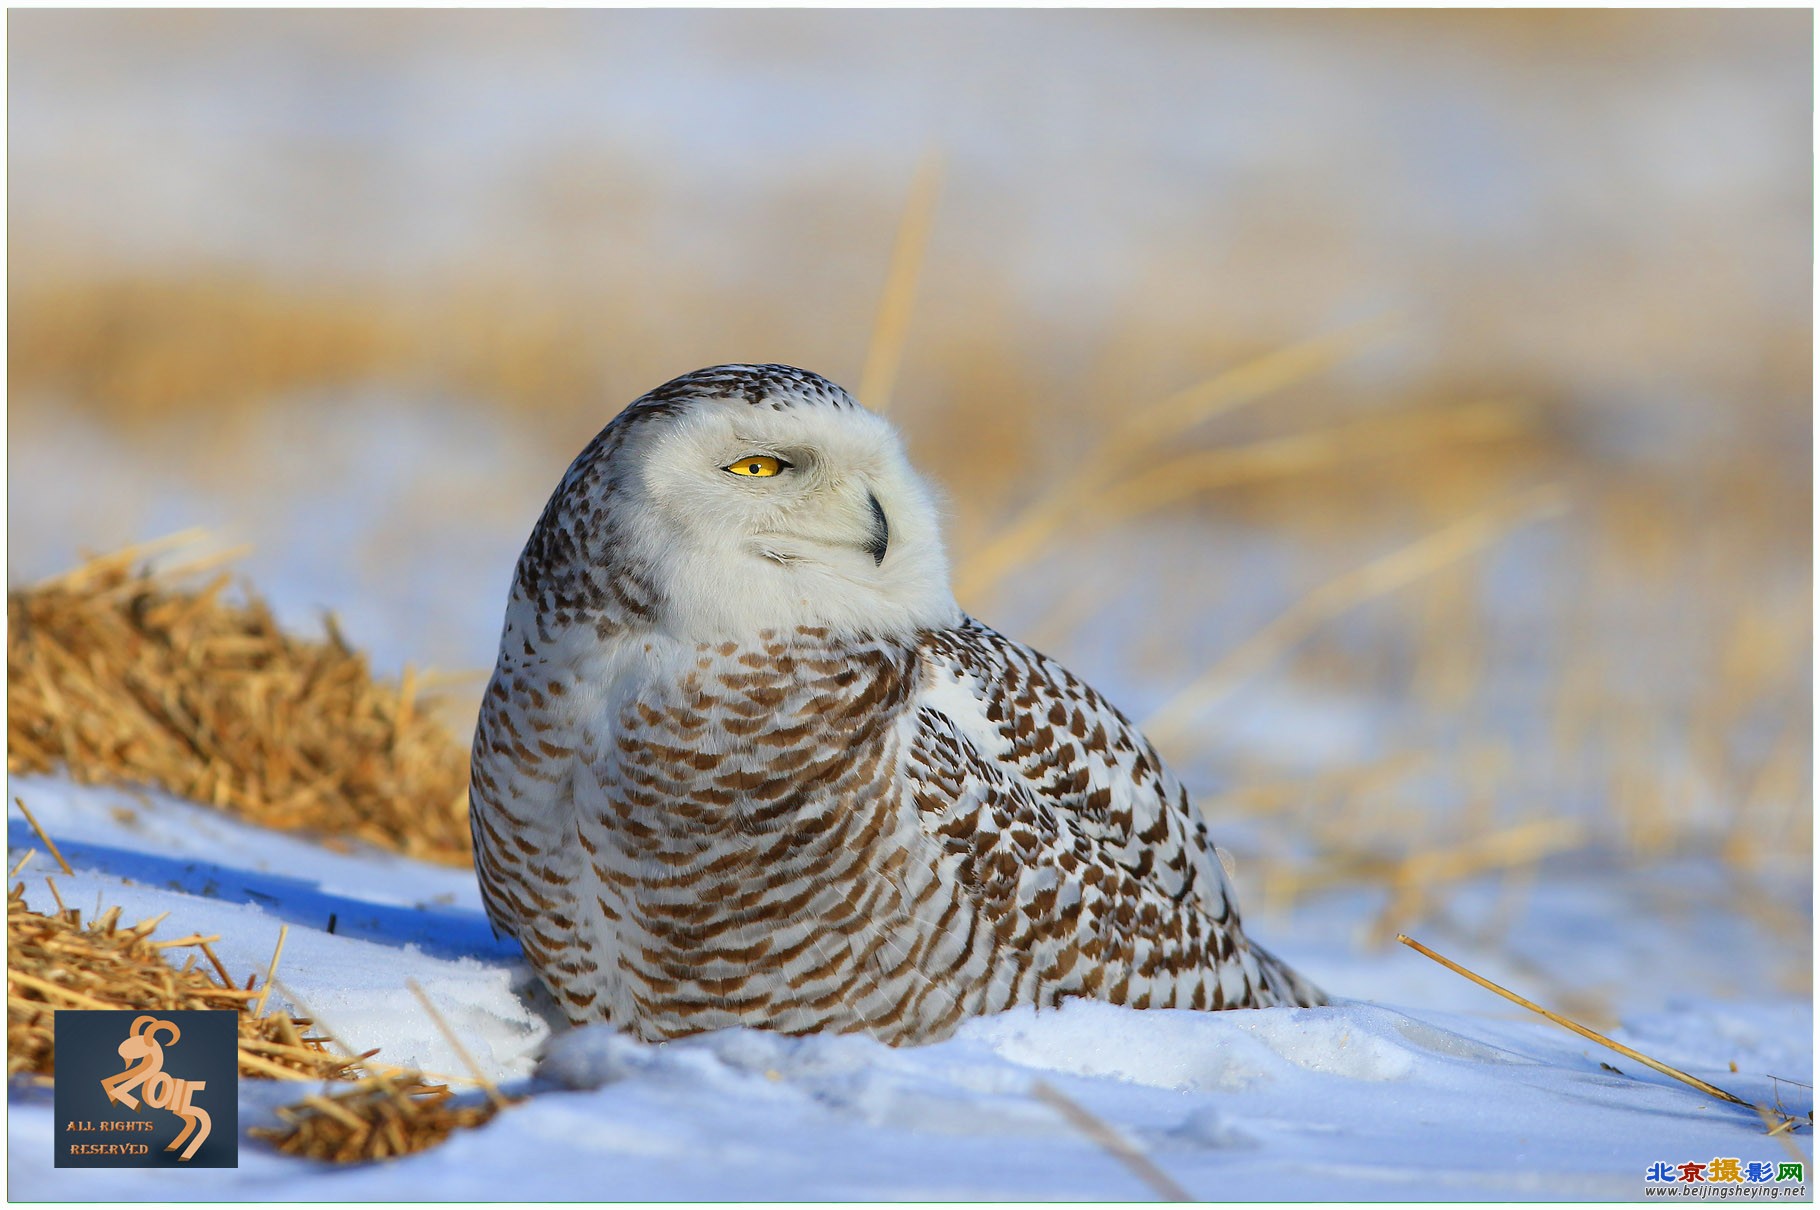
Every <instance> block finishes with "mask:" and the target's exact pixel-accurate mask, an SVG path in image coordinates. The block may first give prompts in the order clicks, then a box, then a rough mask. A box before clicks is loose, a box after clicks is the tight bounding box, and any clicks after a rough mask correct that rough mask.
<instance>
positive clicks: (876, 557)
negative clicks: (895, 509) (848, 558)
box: [866, 492, 891, 563]
mask: <svg viewBox="0 0 1820 1210" xmlns="http://www.w3.org/2000/svg"><path fill="white" fill-rule="evenodd" d="M866 503H867V504H870V505H871V506H872V539H871V541H869V542H867V543H866V553H867V554H869V555H871V556H872V561H873V562H874V563H883V562H884V561H885V548H886V547H887V546H889V545H890V544H891V526H890V525H889V524H888V523H887V522H886V521H885V510H884V509H883V508H881V507H879V503H878V497H877V496H875V495H873V494H872V493H871V492H867V493H866Z"/></svg>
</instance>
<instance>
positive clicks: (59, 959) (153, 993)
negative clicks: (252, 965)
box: [6, 883, 359, 1080]
mask: <svg viewBox="0 0 1820 1210" xmlns="http://www.w3.org/2000/svg"><path fill="white" fill-rule="evenodd" d="M162 919H163V917H157V918H155V919H151V920H144V921H141V922H140V923H138V924H136V925H134V926H132V927H131V928H126V927H123V926H122V925H121V924H120V909H119V908H117V907H115V908H109V909H108V910H107V911H106V912H104V913H102V915H101V916H100V917H99V918H98V919H96V920H94V921H93V922H91V923H90V924H88V925H86V926H85V925H84V924H83V923H82V914H81V913H80V912H79V911H77V910H76V909H74V908H63V909H62V910H60V911H58V912H56V913H55V914H49V915H47V914H45V913H42V912H35V911H33V910H32V909H31V908H29V907H27V906H26V905H25V884H24V883H16V884H15V885H14V886H13V889H12V891H11V892H10V893H9V894H8V896H7V901H6V941H7V966H6V1070H7V1075H8V1076H14V1075H19V1074H20V1073H31V1074H33V1075H35V1076H38V1077H40V1078H45V1077H48V1076H49V1075H50V1074H51V1073H52V1071H53V1070H55V1061H56V1056H55V1030H54V1026H53V1019H54V1014H55V1012H56V1010H57V1009H60V1008H91V1009H110V1008H112V1009H144V1010H148V1011H158V1010H164V1011H171V1010H183V1009H231V1010H233V1011H234V1012H237V1013H239V1014H240V1073H241V1074H242V1075H246V1076H264V1077H267V1078H272V1079H287V1080H326V1079H338V1078H343V1077H344V1076H345V1073H346V1072H347V1071H348V1069H349V1068H350V1067H351V1066H352V1065H353V1064H355V1063H356V1062H358V1061H359V1060H358V1059H355V1058H349V1057H346V1056H343V1055H337V1054H334V1053H332V1052H331V1051H330V1050H329V1049H328V1048H327V1047H326V1046H325V1045H324V1044H323V1040H322V1039H321V1038H318V1037H315V1036H314V1035H312V1034H311V1033H310V1032H309V1027H310V1024H311V1023H310V1021H308V1020H307V1019H303V1018H296V1017H292V1016H290V1015H288V1014H286V1013H269V1014H264V1015H260V1014H256V1013H255V1012H253V1011H252V1005H251V1002H252V1001H254V1000H259V999H262V996H261V993H259V992H256V991H254V990H253V987H252V985H253V979H252V978H251V977H250V976H249V977H248V979H247V985H246V986H245V987H240V986H238V985H237V984H236V983H235V982H234V980H233V979H232V978H231V977H230V976H229V975H228V972H227V968H226V966H224V965H223V964H222V962H221V959H220V958H219V957H217V956H216V954H215V952H214V950H212V949H210V948H209V943H210V942H211V941H215V940H219V938H215V937H202V936H189V937H180V938H176V939H174V940H170V941H153V940H152V939H151V936H152V933H153V931H154V930H155V929H156V928H157V927H158V923H159V921H160V920H162ZM190 947H194V948H195V949H196V950H197V951H198V952H199V953H200V955H201V957H202V958H204V959H205V960H206V965H202V964H198V963H197V962H196V955H195V954H192V955H190V958H189V960H188V961H187V962H185V964H184V965H183V966H182V967H175V966H172V965H171V963H170V960H169V955H170V952H171V951H172V950H176V949H183V948H190Z"/></svg>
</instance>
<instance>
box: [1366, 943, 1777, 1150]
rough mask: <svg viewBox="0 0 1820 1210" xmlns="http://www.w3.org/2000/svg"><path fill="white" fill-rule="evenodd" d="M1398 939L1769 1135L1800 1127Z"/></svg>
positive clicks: (1450, 960) (1448, 960)
mask: <svg viewBox="0 0 1820 1210" xmlns="http://www.w3.org/2000/svg"><path fill="white" fill-rule="evenodd" d="M1397 940H1398V941H1401V942H1402V943H1403V944H1404V945H1407V946H1408V947H1409V948H1410V949H1412V950H1414V951H1416V952H1417V953H1418V954H1421V955H1422V956H1423V957H1424V958H1429V959H1432V960H1433V961H1435V962H1438V963H1440V964H1441V965H1442V966H1444V967H1446V968H1447V969H1448V970H1450V971H1452V972H1453V973H1454V974H1456V975H1459V976H1460V977H1461V978H1464V979H1469V980H1471V981H1472V982H1474V983H1477V984H1478V985H1479V986H1480V987H1482V988H1484V989H1485V990H1487V991H1490V992H1496V993H1497V994H1498V995H1500V996H1503V997H1504V998H1505V999H1506V1000H1509V1001H1510V1002H1511V1003H1512V1004H1520V1005H1522V1006H1523V1007H1524V1008H1527V1009H1528V1010H1529V1011H1530V1012H1532V1013H1537V1014H1540V1015H1541V1016H1544V1017H1547V1018H1548V1019H1549V1020H1550V1021H1553V1022H1554V1023H1555V1024H1556V1025H1559V1026H1560V1027H1561V1028H1562V1029H1567V1030H1572V1031H1573V1032H1574V1033H1577V1034H1579V1035H1580V1036H1581V1037H1582V1038H1587V1039H1590V1040H1591V1041H1594V1042H1597V1043H1598V1044H1599V1045H1601V1046H1604V1047H1607V1048H1609V1049H1611V1050H1615V1051H1617V1052H1618V1053H1619V1054H1621V1055H1623V1056H1624V1057H1625V1058H1627V1059H1632V1060H1635V1061H1636V1062H1638V1063H1641V1064H1643V1066H1645V1067H1648V1068H1650V1069H1651V1070H1653V1071H1659V1072H1661V1073H1662V1074H1663V1075H1665V1076H1669V1077H1671V1078H1673V1079H1676V1080H1679V1081H1681V1082H1682V1083H1683V1084H1686V1085H1688V1086H1689V1087H1691V1088H1698V1089H1699V1090H1700V1091H1701V1092H1703V1093H1705V1094H1706V1095H1707V1096H1709V1097H1713V1098H1715V1099H1717V1100H1720V1101H1725V1102H1728V1103H1730V1104H1733V1105H1740V1106H1742V1107H1744V1108H1745V1109H1749V1110H1752V1111H1754V1112H1755V1113H1757V1115H1758V1116H1760V1117H1761V1118H1763V1121H1764V1124H1765V1125H1766V1126H1768V1127H1769V1133H1771V1134H1780V1133H1782V1132H1783V1131H1786V1130H1793V1129H1795V1128H1796V1127H1797V1126H1799V1125H1800V1122H1799V1120H1798V1119H1796V1118H1792V1117H1790V1116H1789V1115H1788V1114H1786V1113H1776V1112H1774V1111H1772V1110H1769V1109H1767V1108H1766V1107H1764V1106H1762V1105H1753V1104H1751V1103H1750V1102H1749V1101H1747V1100H1745V1099H1744V1098H1742V1097H1737V1096H1733V1095H1732V1094H1731V1093H1729V1092H1727V1091H1725V1090H1724V1089H1723V1088H1719V1087H1717V1086H1715V1085H1712V1084H1708V1083H1707V1082H1706V1081H1705V1080H1702V1079H1700V1078H1699V1077H1698V1076H1690V1075H1688V1074H1687V1073H1686V1072H1685V1071H1682V1070H1681V1069H1680V1068H1678V1067H1670V1066H1669V1065H1668V1064H1667V1063H1664V1062H1662V1061H1661V1060H1659V1059H1652V1058H1650V1057H1649V1056H1648V1055H1646V1054H1644V1053H1643V1052H1642V1051H1640V1050H1634V1049H1632V1048H1631V1047H1629V1046H1626V1045H1624V1043H1622V1042H1614V1041H1612V1040H1611V1039H1610V1038H1608V1037H1606V1036H1605V1035H1604V1034H1602V1033H1600V1032H1599V1031H1598V1030H1596V1029H1589V1028H1588V1027H1586V1026H1584V1025H1582V1024H1580V1023H1579V1022H1578V1021H1575V1020H1574V1019H1573V1018H1571V1017H1566V1016H1563V1015H1562V1014H1560V1013H1558V1012H1554V1011H1552V1010H1550V1009H1546V1008H1543V1007H1542V1006H1541V1005H1540V1004H1537V1003H1535V1002H1534V1001H1533V1000H1526V999H1524V998H1523V997H1522V996H1519V995H1517V993H1515V992H1513V991H1511V990H1510V989H1509V988H1505V987H1500V986H1498V985H1497V984H1496V983H1493V982H1492V981H1491V980H1490V979H1487V978H1486V977H1485V976H1484V975H1481V974H1478V973H1477V972H1475V971H1471V970H1468V969H1467V968H1466V967H1464V966H1461V965H1460V964H1459V963H1458V962H1455V961H1454V960H1453V959H1451V958H1445V957H1443V956H1441V955H1440V954H1437V953H1435V952H1434V951H1433V950H1431V949H1429V948H1428V947H1427V946H1426V945H1423V944H1422V943H1421V942H1420V941H1417V940H1415V939H1414V938H1411V937H1408V936H1406V935H1404V934H1402V933H1398V934H1397Z"/></svg>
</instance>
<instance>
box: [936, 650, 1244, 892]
mask: <svg viewBox="0 0 1820 1210" xmlns="http://www.w3.org/2000/svg"><path fill="white" fill-rule="evenodd" d="M920 655H921V661H922V669H921V671H922V673H923V676H922V678H921V686H920V688H921V691H920V693H919V694H918V696H917V698H916V701H915V703H914V709H915V711H916V714H917V719H916V728H915V735H916V741H915V743H914V744H913V745H912V750H911V755H910V759H911V763H912V766H913V767H914V768H915V769H916V770H917V771H918V773H919V775H920V776H919V779H918V780H919V783H920V784H919V787H918V789H917V790H916V805H917V808H918V812H919V817H920V818H921V820H922V822H923V825H924V827H925V829H927V830H929V831H930V832H932V833H933V834H935V835H937V836H944V837H946V838H948V839H954V838H956V837H958V836H962V835H967V834H969V832H970V831H973V830H977V829H980V828H986V829H989V830H990V829H994V828H996V829H1000V830H1006V831H1007V832H1008V833H1009V834H1012V835H1016V834H1017V833H1018V832H1020V831H1022V832H1029V833H1031V834H1033V835H1034V836H1036V837H1037V838H1039V839H1040V840H1041V841H1042V842H1043V843H1042V845H1041V847H1042V848H1043V849H1044V850H1047V851H1048V856H1049V857H1051V858H1059V857H1060V855H1061V854H1062V853H1064V852H1072V853H1075V854H1077V855H1078V856H1079V857H1080V858H1081V859H1083V860H1085V859H1089V858H1091V859H1092V860H1093V861H1095V862H1096V863H1102V864H1110V865H1111V866H1114V867H1116V868H1117V869H1119V870H1120V871H1122V872H1123V873H1125V874H1126V875H1128V876H1129V877H1131V878H1133V879H1135V880H1137V881H1138V882H1139V883H1140V884H1141V885H1143V886H1144V887H1145V888H1147V889H1149V890H1151V891H1153V892H1154V893H1155V894H1157V895H1159V896H1161V897H1162V898H1164V899H1167V900H1168V901H1170V902H1172V903H1178V904H1179V903H1183V902H1191V903H1193V904H1195V905H1196V906H1198V907H1199V908H1200V909H1201V910H1203V911H1205V912H1207V913H1208V914H1210V915H1212V916H1214V917H1215V918H1216V919H1221V920H1224V919H1226V918H1227V917H1228V916H1229V915H1231V914H1232V898H1233V897H1232V893H1231V888H1230V887H1229V885H1228V884H1227V881H1226V876H1225V872H1224V871H1223V870H1222V869H1221V868H1220V865H1219V862H1218V860H1217V859H1216V857H1215V854H1214V850H1213V845H1212V843H1211V842H1210V841H1209V840H1208V839H1207V827H1206V824H1205V823H1203V822H1202V820H1201V817H1200V814H1199V812H1198V811H1196V810H1195V808H1194V805H1193V804H1192V803H1191V802H1190V801H1189V798H1188V793H1187V791H1186V790H1185V789H1184V788H1183V786H1182V784H1181V783H1180V782H1179V781H1178V780H1177V779H1176V777H1175V775H1174V774H1173V773H1171V772H1170V771H1169V769H1168V767H1167V766H1165V765H1164V764H1163V761H1162V758H1161V757H1159V756H1158V755H1157V753H1156V750H1155V749H1154V748H1152V747H1151V746H1150V742H1149V741H1148V740H1146V739H1145V738H1144V737H1143V735H1141V734H1140V733H1139V732H1138V729H1137V727H1136V726H1134V725H1133V724H1132V722H1131V721H1130V720H1129V719H1127V718H1126V717H1125V716H1124V715H1123V714H1121V713H1119V711H1118V710H1117V709H1115V708H1114V707H1113V706H1112V705H1111V703H1109V702H1107V701H1106V699H1105V698H1103V697H1101V696H1100V695H1099V694H1098V693H1097V692H1095V691H1094V690H1093V688H1092V687H1091V686H1089V685H1087V684H1085V683H1084V682H1082V681H1081V680H1080V679H1079V678H1077V677H1076V676H1074V674H1073V673H1071V672H1069V671H1068V670H1067V669H1066V668H1064V667H1062V666H1061V665H1060V664H1058V663H1056V662H1055V661H1054V660H1052V659H1049V658H1048V657H1047V656H1044V655H1041V654H1039V653H1037V652H1035V651H1032V650H1031V649H1030V648H1028V647H1025V646H1024V645H1023V644H1021V643H1018V642H1015V641H1013V640H1011V639H1008V638H1006V637H1005V636H1004V635H1002V634H1000V633H998V632H997V631H996V630H993V629H992V628H991V627H989V626H986V625H984V624H982V623H980V622H978V621H975V620H974V619H972V618H965V619H963V621H962V623H961V625H959V626H957V627H954V628H952V629H949V630H941V631H932V632H930V633H929V634H928V635H927V636H926V638H925V640H924V642H923V644H922V646H921V649H920ZM1032 855H1035V854H1032Z"/></svg>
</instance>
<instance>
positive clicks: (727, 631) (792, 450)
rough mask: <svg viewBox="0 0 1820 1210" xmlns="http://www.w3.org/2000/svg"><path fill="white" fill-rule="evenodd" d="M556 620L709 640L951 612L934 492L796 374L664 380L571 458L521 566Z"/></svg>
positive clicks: (839, 405) (864, 422)
mask: <svg viewBox="0 0 1820 1210" xmlns="http://www.w3.org/2000/svg"><path fill="white" fill-rule="evenodd" d="M518 587H519V591H520V594H522V595H530V596H531V597H532V599H533V601H534V603H535V604H536V605H537V607H538V612H539V614H540V616H543V617H546V618H551V617H553V618H555V620H556V621H557V622H558V623H569V624H575V623H586V622H594V623H595V624H596V626H597V627H598V626H600V625H601V624H602V623H603V622H605V623H606V624H608V625H614V626H628V627H634V628H636V627H641V626H642V627H646V628H651V629H660V630H663V631H666V632H668V633H670V634H672V635H674V636H676V637H678V638H683V639H690V640H695V641H718V640H725V639H728V638H734V639H738V638H748V637H751V636H753V635H755V634H757V633H758V632H760V631H763V630H784V629H788V628H793V627H796V626H805V625H806V626H825V627H830V628H833V629H836V630H839V631H843V632H851V633H856V634H871V635H880V636H884V635H891V634H909V633H914V632H915V631H917V630H920V629H923V628H926V627H930V626H947V625H953V624H954V623H955V622H957V621H958V619H959V617H960V612H959V609H958V607H957V606H956V605H955V603H954V597H953V594H952V592H951V590H950V589H949V586H948V564H947V557H946V554H945V553H944V551H943V548H942V538H941V529H940V524H939V516H938V510H937V507H936V503H935V498H934V495H933V493H932V492H931V490H930V488H929V486H928V485H927V484H926V483H924V481H923V480H922V478H921V477H920V476H918V475H917V473H916V471H915V470H914V469H912V467H911V466H910V462H909V459H908V458H906V457H905V454H904V449H903V443H902V441H901V440H900V439H899V437H898V434H897V431H896V430H895V429H894V428H893V427H892V426H891V424H890V423H889V422H887V421H886V420H885V419H884V418H882V417H880V416H877V415H875V414H874V413H872V412H869V411H867V410H866V409H865V408H863V407H861V406H860V405H859V404H858V403H857V402H856V401H855V400H854V399H853V397H852V396H851V395H849V394H847V392H846V391H844V390H842V389H841V388H840V387H838V386H836V385H835V384H833V383H832V382H829V381H828V380H827V379H825V378H822V377H820V376H819V375H816V374H811V373H809V372H808V371H806V370H799V369H794V368H792V367H790V366H779V365H728V366H717V367H714V368H712V369H706V370H698V371H696V372H695V373H693V374H686V375H684V376H683V377H681V378H677V379H674V380H673V381H671V382H668V383H665V384H664V385H663V386H661V387H658V388H657V389H656V390H654V391H652V392H650V393H649V394H647V395H645V396H643V397H642V398H640V399H638V400H637V401H635V402H634V403H632V404H631V405H630V406H628V407H627V408H626V409H625V410H624V411H623V412H621V413H620V414H619V415H618V416H617V417H615V418H614V420H613V421H612V423H611V424H609V425H608V426H607V427H606V428H605V429H604V430H602V432H601V434H600V436H598V437H597V438H595V440H594V441H593V442H592V443H591V444H590V445H589V446H588V448H587V449H585V450H583V451H582V453H581V455H580V456H579V457H577V458H576V460H575V462H574V463H573V464H572V465H571V466H570V468H569V472H568V474H567V475H565V476H564V478H563V481H562V483H561V484H560V485H559V486H558V488H557V490H556V494H555V495H554V496H553V497H552V498H551V501H550V504H549V506H548V507H547V508H546V509H545V512H544V516H543V518H542V519H541V520H540V521H539V522H538V528H537V530H536V531H535V532H533V534H532V538H531V542H530V543H529V544H528V545H527V546H526V548H525V554H524V556H523V557H522V558H521V559H520V563H519V584H518Z"/></svg>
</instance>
